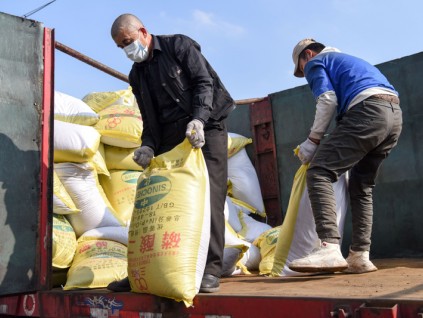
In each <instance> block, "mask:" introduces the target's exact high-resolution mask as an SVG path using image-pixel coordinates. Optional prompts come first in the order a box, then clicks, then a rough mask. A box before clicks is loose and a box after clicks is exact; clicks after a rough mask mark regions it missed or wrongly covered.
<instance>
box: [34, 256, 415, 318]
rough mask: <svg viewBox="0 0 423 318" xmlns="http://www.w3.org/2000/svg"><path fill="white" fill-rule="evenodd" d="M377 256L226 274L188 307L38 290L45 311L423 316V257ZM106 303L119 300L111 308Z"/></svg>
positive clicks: (169, 316)
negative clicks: (306, 269)
mask: <svg viewBox="0 0 423 318" xmlns="http://www.w3.org/2000/svg"><path fill="white" fill-rule="evenodd" d="M373 262H374V263H375V265H376V266H377V267H378V268H379V270H378V271H376V272H372V273H365V274H342V273H336V274H320V275H316V274H314V275H304V276H296V277H266V276H260V275H258V274H252V275H237V276H232V277H227V278H222V279H221V285H220V286H221V287H220V291H219V292H216V293H211V294H207V293H200V294H198V295H197V296H196V297H195V298H194V305H193V307H189V308H187V307H185V305H184V304H183V303H182V302H176V301H174V300H171V299H168V298H163V297H157V296H154V295H149V294H137V293H132V292H125V293H115V292H111V291H108V290H107V289H85V290H71V291H63V290H61V289H60V288H54V289H52V290H49V291H43V292H40V293H39V294H38V296H39V302H40V307H42V308H40V313H42V314H40V316H43V317H100V316H101V317H131V318H132V317H160V318H174V317H178V318H181V317H184V318H185V317H192V318H194V317H195V318H200V317H219V318H236V317H242V318H246V317H247V318H248V317H254V318H261V317H265V318H266V317H284V318H291V317H292V318H301V317H313V318H314V317H316V318H317V317H338V318H346V317H351V318H354V317H423V259H380V260H373ZM107 304H114V305H118V306H117V307H116V306H115V307H114V308H115V309H110V308H111V307H110V306H108V305H107ZM64 313H67V314H66V315H64Z"/></svg>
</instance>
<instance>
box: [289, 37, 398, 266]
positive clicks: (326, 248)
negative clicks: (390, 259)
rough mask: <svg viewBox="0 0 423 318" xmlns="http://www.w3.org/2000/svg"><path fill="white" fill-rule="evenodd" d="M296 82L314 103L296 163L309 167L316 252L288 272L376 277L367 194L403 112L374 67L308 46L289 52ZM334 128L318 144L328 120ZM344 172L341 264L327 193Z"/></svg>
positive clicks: (331, 201) (306, 43)
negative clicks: (347, 236)
mask: <svg viewBox="0 0 423 318" xmlns="http://www.w3.org/2000/svg"><path fill="white" fill-rule="evenodd" d="M292 58H293V61H294V64H295V70H294V75H295V76H297V77H304V76H305V78H306V79H307V82H308V84H309V86H310V88H311V91H312V93H313V95H314V98H315V100H316V114H315V119H314V123H313V126H312V127H311V129H310V134H309V136H308V138H307V139H306V140H305V141H304V142H303V143H302V144H301V145H300V147H299V153H298V157H299V159H300V160H301V162H302V163H303V164H307V163H309V164H310V165H309V168H308V170H307V188H308V192H309V197H310V202H311V207H312V210H313V215H314V219H315V223H316V231H317V234H318V237H319V239H320V245H319V246H318V247H317V248H316V249H314V250H313V251H312V252H311V254H309V255H308V256H306V257H304V258H300V259H296V260H294V261H293V262H291V264H290V265H289V268H290V269H292V270H295V271H299V272H336V271H344V272H347V273H365V272H371V271H376V270H377V268H376V266H375V265H374V264H373V263H372V262H371V261H370V259H369V251H370V244H371V231H372V222H373V198H372V191H373V188H374V186H375V179H376V176H377V173H378V170H379V167H380V165H381V164H382V162H383V160H384V159H385V158H386V157H387V156H388V154H389V153H390V151H391V150H392V148H394V147H395V145H396V144H397V142H398V138H399V136H400V134H401V129H402V112H401V109H400V106H399V98H398V93H397V92H396V91H395V89H394V87H393V86H392V85H391V84H390V83H389V82H388V80H387V79H386V77H385V76H384V75H383V74H382V73H381V72H380V71H379V70H378V69H377V68H376V67H374V66H373V65H371V64H369V63H367V62H366V61H364V60H362V59H359V58H357V57H354V56H351V55H348V54H344V53H341V52H340V51H339V50H337V49H335V48H331V47H326V46H325V45H323V44H322V43H319V42H316V41H315V40H313V39H304V40H301V41H300V42H299V43H298V44H297V45H296V46H295V48H294V50H293V53H292ZM335 111H336V113H337V117H336V120H337V124H336V127H335V128H334V130H333V131H332V132H331V133H330V134H329V135H328V136H327V137H325V138H323V136H324V134H325V132H326V130H327V128H328V126H329V124H330V122H331V119H332V117H333V115H334V113H335ZM347 171H350V178H349V195H350V203H351V214H352V244H351V246H350V250H349V255H348V257H347V259H344V257H343V256H342V253H341V250H340V246H339V240H340V235H339V231H338V227H337V223H336V201H335V196H334V192H333V188H332V183H333V182H335V181H336V180H337V179H338V177H339V176H340V175H342V174H343V173H345V172H347Z"/></svg>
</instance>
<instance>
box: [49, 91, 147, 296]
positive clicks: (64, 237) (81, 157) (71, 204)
mask: <svg viewBox="0 0 423 318" xmlns="http://www.w3.org/2000/svg"><path fill="white" fill-rule="evenodd" d="M54 106H55V110H54V119H55V120H54V195H53V268H54V269H55V270H60V269H67V278H66V284H65V285H64V287H63V288H64V289H65V290H68V289H75V288H99V287H105V286H107V284H109V283H110V282H111V281H114V280H119V279H122V278H124V277H126V276H127V242H128V224H129V221H130V218H131V214H132V209H133V203H134V194H135V188H136V183H137V179H138V176H139V175H140V173H141V171H140V167H139V166H138V165H135V164H134V163H133V161H132V160H131V158H132V154H133V152H134V150H135V149H136V147H137V146H138V145H139V143H140V138H141V132H142V122H141V116H140V113H139V109H138V107H137V105H136V104H135V102H134V98H133V94H132V92H131V91H130V90H122V91H118V92H111V93H93V94H90V95H87V96H86V97H85V98H84V100H80V99H77V98H74V97H72V96H69V95H67V94H64V93H61V92H55V103H54ZM108 157H110V158H108ZM106 162H107V164H106Z"/></svg>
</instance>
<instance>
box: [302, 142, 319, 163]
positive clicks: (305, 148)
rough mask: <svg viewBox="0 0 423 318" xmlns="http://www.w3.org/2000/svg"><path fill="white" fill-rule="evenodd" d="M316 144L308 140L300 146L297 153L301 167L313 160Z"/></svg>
mask: <svg viewBox="0 0 423 318" xmlns="http://www.w3.org/2000/svg"><path fill="white" fill-rule="evenodd" d="M317 146H318V144H316V143H314V142H312V141H311V140H310V139H309V138H307V140H306V141H304V142H303V143H302V144H301V145H300V150H299V151H298V158H299V159H300V160H301V162H302V163H303V165H305V164H307V163H309V162H310V161H311V159H313V157H314V154H315V153H316V150H317Z"/></svg>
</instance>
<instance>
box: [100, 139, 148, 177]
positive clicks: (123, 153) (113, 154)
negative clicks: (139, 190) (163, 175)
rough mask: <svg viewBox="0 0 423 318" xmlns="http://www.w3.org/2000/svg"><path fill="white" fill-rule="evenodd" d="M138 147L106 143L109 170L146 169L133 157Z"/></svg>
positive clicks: (105, 149)
mask: <svg viewBox="0 0 423 318" xmlns="http://www.w3.org/2000/svg"><path fill="white" fill-rule="evenodd" d="M137 148H138V147H134V148H121V147H114V146H109V145H104V156H105V160H106V166H107V168H108V169H109V170H134V171H143V170H144V169H143V168H142V167H141V166H140V165H138V164H137V163H136V162H135V161H134V160H133V159H132V158H133V157H134V152H135V150H136V149H137Z"/></svg>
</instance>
